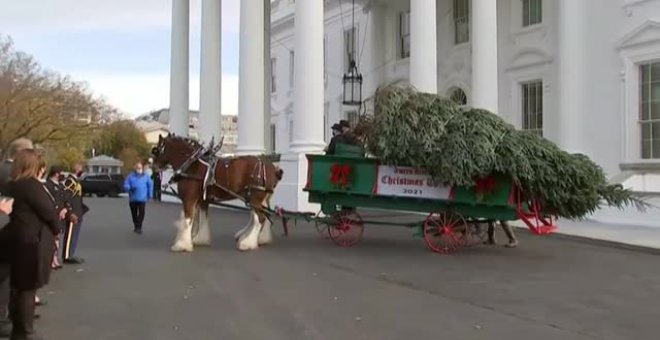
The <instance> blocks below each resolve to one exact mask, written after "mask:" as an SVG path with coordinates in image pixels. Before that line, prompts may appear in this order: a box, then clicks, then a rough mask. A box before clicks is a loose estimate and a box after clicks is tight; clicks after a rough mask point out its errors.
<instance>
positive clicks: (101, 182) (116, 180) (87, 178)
mask: <svg viewBox="0 0 660 340" xmlns="http://www.w3.org/2000/svg"><path fill="white" fill-rule="evenodd" d="M80 185H81V186H82V191H83V195H85V196H90V195H96V196H97V197H105V196H110V197H119V194H121V193H123V192H124V176H122V175H120V174H83V175H82V176H81V177H80Z"/></svg>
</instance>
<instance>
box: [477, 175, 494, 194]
mask: <svg viewBox="0 0 660 340" xmlns="http://www.w3.org/2000/svg"><path fill="white" fill-rule="evenodd" d="M493 189H495V178H493V176H489V177H486V178H479V179H477V180H476V185H475V188H474V190H475V191H476V193H477V194H489V193H490V192H491V191H493Z"/></svg>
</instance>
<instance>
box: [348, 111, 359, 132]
mask: <svg viewBox="0 0 660 340" xmlns="http://www.w3.org/2000/svg"><path fill="white" fill-rule="evenodd" d="M359 119H360V116H358V113H357V111H355V110H351V111H347V112H346V120H348V123H349V124H350V125H351V129H353V128H355V126H356V125H357V123H358V121H359Z"/></svg>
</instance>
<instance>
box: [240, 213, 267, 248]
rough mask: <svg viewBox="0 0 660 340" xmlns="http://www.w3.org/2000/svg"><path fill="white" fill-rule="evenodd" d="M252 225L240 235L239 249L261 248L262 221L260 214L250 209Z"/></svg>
mask: <svg viewBox="0 0 660 340" xmlns="http://www.w3.org/2000/svg"><path fill="white" fill-rule="evenodd" d="M250 215H251V218H250V221H251V222H252V223H250V225H249V226H248V229H247V230H246V231H245V232H244V233H243V234H242V235H241V237H239V239H238V243H237V244H236V247H237V248H238V249H239V250H253V249H258V248H259V232H260V231H261V223H259V216H258V215H257V213H256V212H255V211H254V210H251V211H250Z"/></svg>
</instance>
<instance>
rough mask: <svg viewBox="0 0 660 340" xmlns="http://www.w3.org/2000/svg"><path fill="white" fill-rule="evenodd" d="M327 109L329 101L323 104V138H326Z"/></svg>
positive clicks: (325, 139)
mask: <svg viewBox="0 0 660 340" xmlns="http://www.w3.org/2000/svg"><path fill="white" fill-rule="evenodd" d="M328 111H330V103H329V102H325V104H323V140H324V141H327V140H328Z"/></svg>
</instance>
